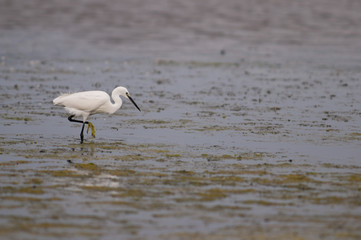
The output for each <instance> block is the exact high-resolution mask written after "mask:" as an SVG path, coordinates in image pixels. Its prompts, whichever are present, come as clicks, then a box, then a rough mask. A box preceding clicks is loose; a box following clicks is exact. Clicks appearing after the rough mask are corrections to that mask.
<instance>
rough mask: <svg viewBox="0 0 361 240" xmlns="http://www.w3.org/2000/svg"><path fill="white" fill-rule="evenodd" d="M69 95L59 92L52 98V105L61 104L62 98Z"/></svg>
mask: <svg viewBox="0 0 361 240" xmlns="http://www.w3.org/2000/svg"><path fill="white" fill-rule="evenodd" d="M68 95H70V94H69V93H65V94H61V95H60V96H59V97H57V98H54V100H53V103H54V105H61V104H62V102H63V100H64V97H66V96H68Z"/></svg>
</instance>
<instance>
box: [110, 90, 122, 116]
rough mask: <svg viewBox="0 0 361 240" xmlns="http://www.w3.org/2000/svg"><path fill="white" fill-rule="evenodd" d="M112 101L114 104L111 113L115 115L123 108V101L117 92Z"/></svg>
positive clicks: (113, 94)
mask: <svg viewBox="0 0 361 240" xmlns="http://www.w3.org/2000/svg"><path fill="white" fill-rule="evenodd" d="M112 99H113V101H114V103H112V104H111V105H112V106H111V108H112V110H111V111H112V112H111V113H114V112H115V111H117V110H118V109H119V108H120V107H121V106H122V103H123V101H122V99H121V98H120V97H119V94H118V93H116V92H114V91H113V92H112Z"/></svg>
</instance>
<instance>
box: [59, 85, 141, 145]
mask: <svg viewBox="0 0 361 240" xmlns="http://www.w3.org/2000/svg"><path fill="white" fill-rule="evenodd" d="M120 96H122V97H125V98H127V99H129V100H130V101H131V102H132V103H133V104H134V106H135V107H136V108H137V109H138V110H139V111H140V108H139V107H138V105H137V104H136V103H135V102H134V100H133V99H132V98H131V97H130V95H129V92H128V90H127V89H126V88H125V87H117V88H115V89H114V90H113V92H112V99H113V101H114V103H112V102H111V100H110V96H109V95H108V94H107V93H106V92H103V91H85V92H77V93H71V94H62V95H60V96H59V97H57V98H55V99H54V100H53V103H54V105H61V106H64V108H65V110H66V111H67V112H68V113H70V114H71V115H70V116H69V117H68V120H69V121H71V122H78V123H82V124H83V126H82V128H81V132H80V143H83V140H84V134H83V131H84V125H85V124H88V130H89V127H90V128H91V130H92V135H93V137H95V128H94V125H93V124H92V123H91V122H88V121H87V118H88V117H89V116H90V115H93V114H96V113H108V114H113V113H114V112H116V111H117V110H118V109H119V108H120V107H121V106H122V103H123V101H122V99H121V98H120ZM73 117H83V121H80V120H75V119H73Z"/></svg>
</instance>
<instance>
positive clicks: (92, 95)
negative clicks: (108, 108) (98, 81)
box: [53, 91, 110, 113]
mask: <svg viewBox="0 0 361 240" xmlns="http://www.w3.org/2000/svg"><path fill="white" fill-rule="evenodd" d="M108 101H110V98H109V95H108V94H107V93H106V92H103V91H87V92H78V93H73V94H66V95H61V96H59V97H57V98H56V99H54V101H53V102H54V104H56V105H63V106H65V107H67V108H73V109H77V110H80V111H85V112H89V113H92V112H95V111H96V110H97V109H98V108H99V107H100V106H102V105H103V104H105V103H107V102H108Z"/></svg>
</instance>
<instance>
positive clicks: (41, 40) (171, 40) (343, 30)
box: [0, 0, 361, 56]
mask: <svg viewBox="0 0 361 240" xmlns="http://www.w3.org/2000/svg"><path fill="white" fill-rule="evenodd" d="M360 11H361V2H360V1H357V0H294V1H287V0H269V1H263V0H256V1H248V0H204V1H192V0H182V1H177V0H121V1H117V0H104V1H98V0H77V1H72V0H64V1H57V0H46V1H45V0H28V1H22V0H1V1H0V37H1V39H0V47H1V50H0V54H2V55H4V54H5V55H6V54H14V53H15V54H16V53H17V52H21V53H24V52H26V53H27V54H33V55H44V56H50V55H52V54H54V55H59V54H69V55H71V54H75V53H78V54H89V53H90V52H92V51H99V50H102V51H104V50H106V51H107V53H106V54H121V53H119V52H116V53H115V52H114V51H128V52H135V51H137V52H138V53H139V52H143V53H151V54H162V53H164V52H168V53H169V52H172V53H173V54H174V53H176V54H181V53H186V54H189V53H194V51H197V52H199V53H202V52H210V51H211V52H212V51H217V52H220V51H221V53H223V54H224V53H230V52H232V51H237V50H243V51H247V49H249V48H255V47H256V48H257V47H261V48H262V47H268V48H277V47H283V48H290V47H291V48H295V47H304V46H307V47H309V48H312V51H314V49H315V47H317V48H318V49H320V51H322V49H326V50H324V51H330V50H331V51H335V48H338V49H345V47H347V49H348V50H349V51H348V53H350V54H352V53H353V52H354V51H358V53H359V51H360V50H359V49H360V48H359V47H360V42H361V41H360V39H361V26H360V23H361V14H360ZM222 50H223V51H222ZM224 50H226V51H224ZM227 50H228V51H227ZM339 51H340V50H339ZM97 54H99V52H97Z"/></svg>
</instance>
